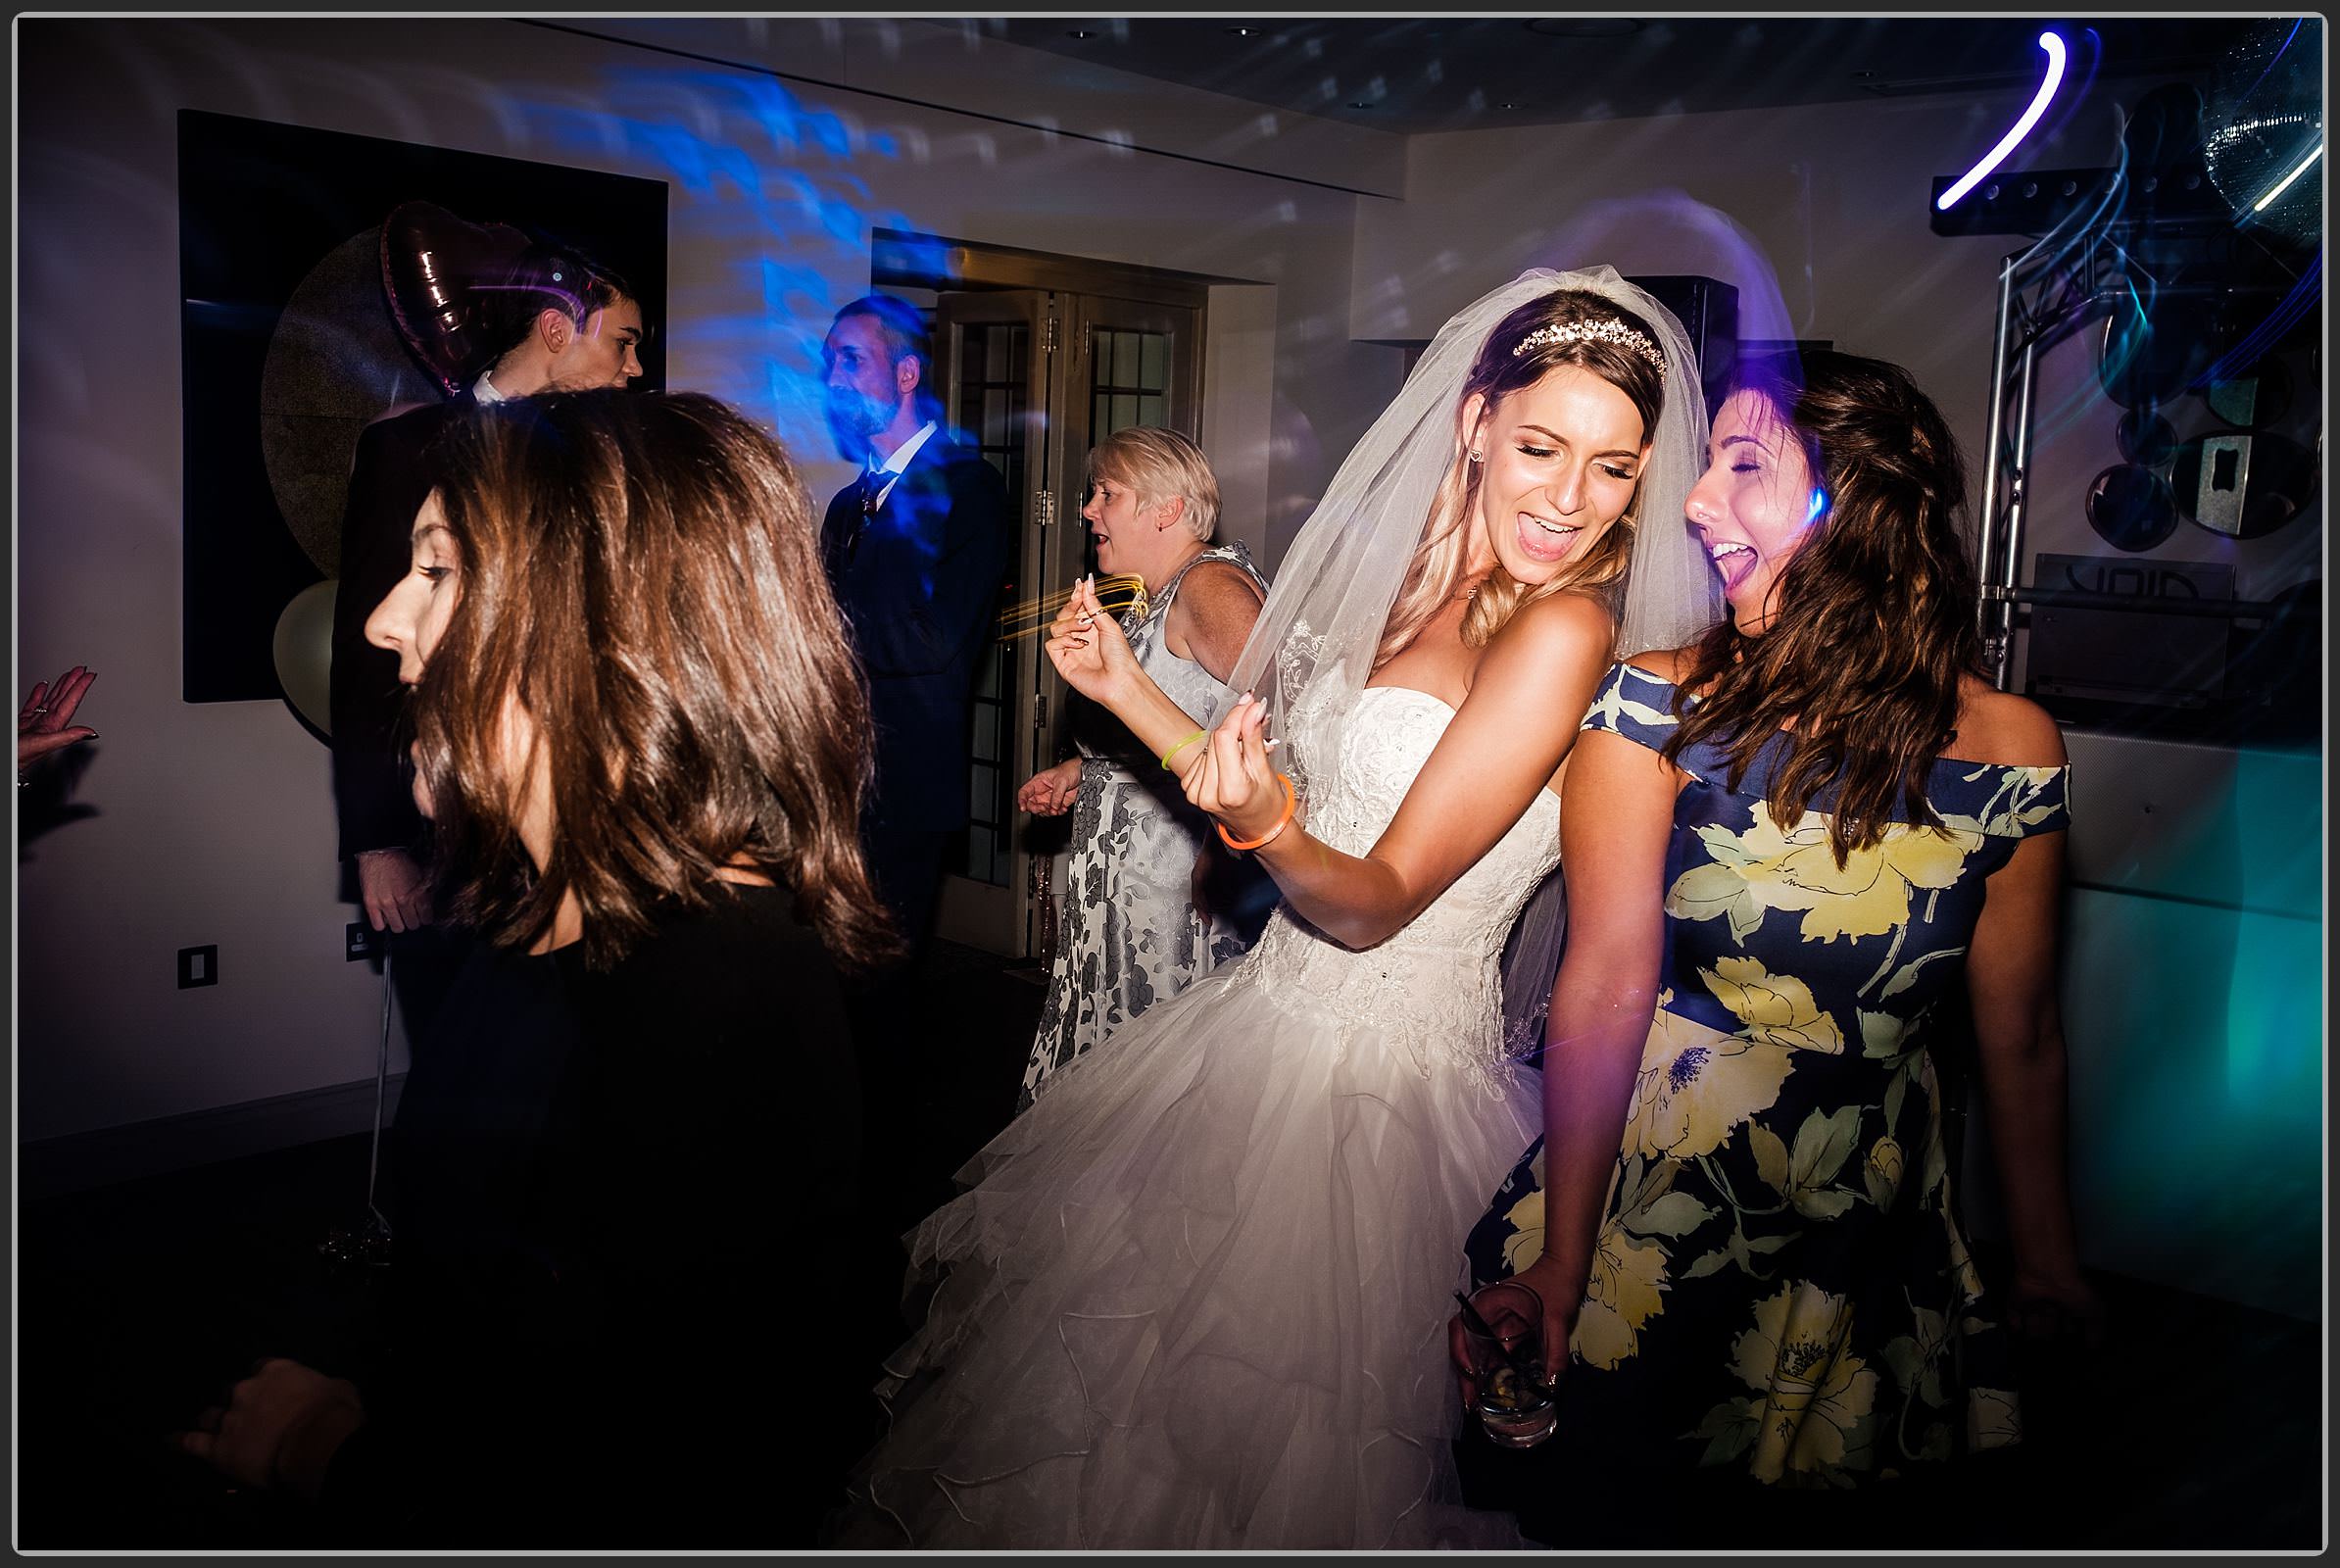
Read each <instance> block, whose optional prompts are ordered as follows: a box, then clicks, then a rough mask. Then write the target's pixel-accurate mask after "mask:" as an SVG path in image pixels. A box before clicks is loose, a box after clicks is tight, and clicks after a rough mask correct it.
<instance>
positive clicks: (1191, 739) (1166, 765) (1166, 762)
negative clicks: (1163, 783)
mask: <svg viewBox="0 0 2340 1568" xmlns="http://www.w3.org/2000/svg"><path fill="white" fill-rule="evenodd" d="M1200 739H1202V731H1200V730H1196V731H1194V734H1192V735H1189V736H1188V737H1187V738H1186V739H1185V740H1183V741H1180V742H1179V743H1178V744H1177V745H1176V746H1173V747H1171V748H1170V749H1169V750H1168V751H1166V752H1164V753H1163V754H1162V771H1163V772H1165V773H1167V772H1170V771H1172V769H1171V766H1170V759H1172V758H1173V757H1176V756H1177V755H1178V754H1179V753H1181V752H1183V751H1185V750H1186V749H1187V748H1188V747H1190V746H1192V745H1194V743H1195V742H1196V741H1198V740H1200Z"/></svg>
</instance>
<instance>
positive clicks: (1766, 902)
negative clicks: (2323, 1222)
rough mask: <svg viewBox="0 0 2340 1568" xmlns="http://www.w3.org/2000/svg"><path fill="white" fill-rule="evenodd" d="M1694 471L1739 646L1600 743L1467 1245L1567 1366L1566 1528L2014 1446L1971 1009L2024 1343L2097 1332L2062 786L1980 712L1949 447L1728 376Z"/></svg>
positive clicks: (1700, 664) (1808, 384)
mask: <svg viewBox="0 0 2340 1568" xmlns="http://www.w3.org/2000/svg"><path fill="white" fill-rule="evenodd" d="M1709 455H1710V466H1709V467H1708V470H1707V472H1706V475H1705V476H1704V478H1702V479H1701V480H1700V482H1699V484H1698V486H1697V488H1696V489H1694V490H1693V491H1692V492H1691V495H1690V499H1689V503H1688V514H1689V522H1690V526H1691V528H1692V530H1693V531H1694V532H1695V533H1696V534H1697V535H1698V536H1699V537H1700V539H1701V540H1702V542H1703V543H1704V544H1705V545H1706V547H1707V550H1708V552H1709V554H1710V556H1711V558H1712V559H1713V561H1714V563H1715V567H1716V570H1717V571H1718V572H1719V573H1720V574H1721V576H1722V578H1723V581H1724V585H1725V593H1726V596H1727V597H1728V598H1729V600H1730V603H1731V619H1729V620H1727V621H1725V622H1724V623H1723V624H1722V625H1721V626H1719V627H1717V628H1716V630H1715V631H1714V632H1712V633H1710V634H1709V635H1708V636H1707V637H1706V638H1705V639H1704V640H1703V641H1701V642H1700V643H1698V644H1696V645H1694V646H1692V647H1689V648H1685V649H1682V650H1680V651H1679V652H1677V653H1673V654H1657V655H1646V656H1643V657H1641V658H1639V659H1637V660H1635V661H1633V662H1631V663H1626V664H1619V665H1617V666H1615V667H1614V668H1613V669H1612V670H1611V672H1610V675H1609V678H1608V680H1607V682H1606V683H1605V685H1604V687H1603V689H1602V691H1601V694H1600V696H1599V697H1598V699H1597V700H1596V701H1595V702H1594V704H1593V705H1592V709H1591V711H1590V713H1589V714H1588V715H1587V716H1586V718H1585V720H1584V728H1585V730H1586V731H1588V732H1589V733H1587V734H1586V735H1585V736H1584V738H1583V739H1582V740H1581V741H1580V742H1579V744H1578V748H1577V754H1576V758H1575V760H1573V761H1572V763H1571V767H1570V774H1569V777H1568V779H1567V781H1566V785H1565V793H1564V796H1563V821H1562V829H1561V843H1562V857H1561V858H1562V864H1563V866H1564V867H1565V868H1566V876H1567V878H1568V896H1569V905H1570V914H1571V931H1570V936H1569V949H1568V954H1567V957H1566V959H1565V961H1564V963H1563V965H1562V969H1561V974H1560V980H1559V983H1558V985H1557V986H1556V987H1555V989H1554V993H1553V1003H1552V1014H1551V1021H1550V1027H1549V1031H1548V1034H1547V1040H1548V1041H1549V1045H1548V1048H1547V1053H1546V1058H1545V1074H1544V1078H1545V1086H1544V1101H1545V1103H1544V1115H1545V1137H1544V1139H1543V1140H1541V1141H1539V1142H1538V1144H1537V1145H1536V1147H1535V1148H1533V1149H1532V1150H1531V1151H1530V1152H1529V1155H1528V1156H1527V1157H1526V1158H1524V1159H1523V1160H1522V1161H1521V1163H1520V1165H1519V1166H1518V1167H1517V1168H1516V1169H1515V1170H1514V1171H1513V1172H1512V1174H1511V1176H1510V1177H1509V1178H1508V1179H1507V1180H1506V1182H1505V1183H1504V1185H1503V1187H1502V1189H1501V1191H1500V1192H1499V1193H1498V1194H1497V1195H1496V1197H1495V1200H1494V1202H1493V1205H1492V1206H1491V1207H1490V1208H1489V1210H1488V1212H1487V1215H1486V1216H1485V1218H1483V1219H1482V1220H1481V1222H1480V1223H1479V1225H1478V1226H1477V1228H1476V1229H1475V1230H1474V1231H1473V1233H1472V1235H1471V1237H1470V1239H1469V1243H1468V1251H1469V1254H1470V1258H1471V1262H1472V1265H1473V1273H1474V1275H1475V1276H1476V1277H1477V1278H1478V1279H1480V1280H1482V1281H1485V1280H1488V1279H1493V1278H1498V1277H1503V1276H1508V1275H1515V1274H1516V1275H1517V1276H1518V1277H1520V1278H1521V1279H1522V1280H1523V1281H1524V1282H1525V1283H1528V1284H1530V1285H1533V1286H1535V1287H1536V1288H1537V1290H1538V1292H1539V1294H1540V1295H1541V1297H1542V1299H1543V1301H1544V1310H1545V1319H1546V1321H1545V1336H1546V1343H1547V1345H1548V1346H1551V1347H1555V1348H1556V1347H1565V1359H1563V1357H1562V1355H1561V1354H1560V1353H1557V1351H1555V1352H1554V1353H1552V1354H1551V1355H1550V1356H1549V1359H1550V1361H1551V1362H1552V1363H1554V1365H1555V1366H1556V1368H1557V1370H1558V1371H1559V1373H1560V1376H1559V1379H1558V1395H1557V1397H1558V1399H1559V1404H1560V1431H1559V1433H1558V1434H1557V1435H1556V1441H1554V1442H1553V1443H1552V1444H1550V1445H1549V1446H1547V1447H1546V1448H1545V1449H1543V1450H1539V1452H1538V1456H1537V1457H1538V1460H1539V1461H1540V1460H1542V1459H1543V1458H1544V1456H1547V1455H1548V1456H1549V1458H1550V1459H1551V1460H1556V1461H1560V1462H1564V1463H1567V1464H1568V1465H1569V1466H1570V1469H1571V1484H1570V1485H1569V1486H1568V1487H1567V1488H1566V1489H1565V1491H1564V1493H1562V1494H1560V1495H1554V1496H1553V1497H1552V1499H1551V1501H1552V1503H1553V1505H1554V1506H1556V1507H1562V1508H1565V1509H1566V1510H1568V1512H1569V1513H1570V1514H1573V1515H1575V1516H1576V1518H1577V1519H1578V1520H1582V1519H1584V1518H1585V1517H1586V1516H1587V1515H1588V1514H1590V1513H1592V1512H1594V1511H1596V1510H1594V1509H1589V1508H1587V1507H1586V1506H1585V1505H1586V1503H1587V1502H1589V1501H1591V1500H1592V1499H1591V1498H1590V1497H1588V1496H1587V1495H1586V1494H1585V1491H1584V1484H1585V1483H1586V1482H1588V1481H1590V1480H1591V1479H1592V1477H1591V1475H1589V1474H1586V1473H1584V1472H1583V1471H1581V1470H1580V1469H1579V1466H1581V1465H1584V1464H1590V1465H1594V1466H1598V1467H1601V1468H1602V1469H1603V1470H1605V1471H1607V1472H1608V1473H1609V1474H1611V1475H1613V1476H1615V1477H1617V1478H1618V1479H1619V1480H1620V1482H1621V1483H1623V1484H1633V1483H1636V1482H1637V1483H1640V1484H1644V1485H1655V1486H1659V1487H1661V1488H1662V1487H1664V1486H1666V1485H1670V1484H1672V1483H1669V1482H1667V1480H1666V1478H1667V1477H1669V1476H1672V1477H1675V1478H1678V1479H1679V1478H1681V1477H1682V1475H1683V1473H1684V1472H1687V1471H1692V1470H1697V1469H1701V1468H1704V1469H1706V1470H1707V1471H1708V1472H1709V1473H1710V1474H1721V1475H1735V1476H1738V1477H1741V1478H1751V1479H1752V1480H1753V1481H1756V1482H1760V1483H1765V1484H1767V1485H1768V1486H1772V1487H1839V1488H1841V1487H1849V1486H1853V1485H1856V1484H1859V1483H1863V1482H1867V1481H1871V1480H1887V1479H1890V1478H1893V1477H1896V1476H1900V1475H1906V1474H1909V1473H1912V1472H1913V1471H1914V1470H1916V1469H1917V1468H1918V1467H1920V1466H1923V1465H1925V1464H1926V1462H1927V1461H1933V1460H1939V1459H1945V1458H1948V1457H1950V1456H1951V1455H1953V1454H1956V1453H1961V1452H1967V1451H1972V1450H1977V1449H1982V1448H1989V1447H1993V1446H2000V1445H2003V1444H2006V1443H2009V1442H2012V1441H2014V1440H2015V1438H2016V1437H2017V1436H2018V1434H2019V1418H2018V1410H2017V1401H2016V1398H2015V1395H2014V1393H2013V1390H2012V1388H2011V1380H2010V1379H2009V1378H2007V1377H2006V1376H2005V1375H2004V1373H2003V1371H2002V1370H2001V1366H2002V1364H2003V1362H2004V1359H2005V1356H2004V1348H2003V1347H2002V1346H2001V1344H2000V1343H1999V1342H2001V1341H2002V1340H2003V1339H2004V1337H2005V1336H2004V1335H2003V1333H2002V1332H2001V1331H2000V1330H1999V1329H1997V1328H1996V1327H1995V1326H1994V1325H1993V1324H1992V1323H1991V1322H1990V1321H1988V1319H1987V1318H1986V1316H1985V1315H1984V1314H1983V1313H1982V1312H1981V1311H1980V1310H1979V1308H1980V1304H1981V1294H1982V1282H1981V1280H1980V1279H1979V1278H1978V1277H1977V1275H1976V1271H1975V1268H1974V1261H1973V1259H1972V1258H1971V1256H1970V1254H1969V1251H1968V1248H1967V1244H1966V1241H1965V1239H1964V1236H1963V1234H1962V1232H1961V1229H1960V1222H1959V1218H1958V1206H1957V1204H1956V1202H1955V1201H1954V1191H1953V1189H1954V1185H1955V1184H1954V1180H1953V1173H1952V1172H1951V1170H1950V1169H1949V1163H1948V1160H1947V1158H1946V1154H1945V1150H1944V1143H1943V1129H1942V1111H1943V1104H1942V1096H1941V1090H1940V1084H1939V1080H1938V1078H1937V1074H1936V1064H1935V1060H1934V1056H1933V1054H1932V1051H1931V1047H1932V1046H1933V1044H1934V1039H1935V1025H1936V1021H1937V1019H1939V1018H1940V1017H1942V1016H1943V1014H1944V1013H1945V1011H1947V1010H1949V1009H1951V1008H1953V1007H1954V1006H1956V1005H1957V1004H1958V1002H1959V1001H1960V997H1959V994H1960V993H1961V992H1962V991H1963V993H1964V998H1965V1001H1966V1002H1968V1003H1969V1004H1971V1006H1972V1011H1973V1019H1974V1034H1975V1040H1976V1045H1977V1049H1978V1057H1977V1065H1978V1067H1979V1076H1980V1081H1981V1086H1982V1090H1983V1096H1984V1100H1985V1102H1986V1106H1987V1111H1988V1114H1989V1117H1990V1120H1991V1123H1992V1134H1993V1137H1992V1144H1993V1147H1994V1149H1995V1150H1996V1151H1997V1154H1998V1160H1999V1171H2000V1176H2001V1178H2002V1186H2003V1187H2004V1188H2005V1190H2006V1192H2005V1206H2006V1210H2007V1218H2008V1224H2009V1229H2010V1241H2011V1242H2012V1244H2013V1249H2014V1253H2015V1260H2016V1275H2015V1279H2014V1281H2013V1282H2012V1285H2013V1289H2012V1292H2011V1298H2012V1302H2013V1305H2014V1307H2015V1308H2016V1310H2018V1311H2020V1312H2025V1313H2029V1312H2034V1311H2039V1310H2046V1311H2049V1312H2058V1311H2060V1312H2062V1313H2065V1314H2067V1315H2069V1316H2071V1317H2072V1318H2075V1319H2077V1320H2079V1321H2082V1322H2092V1321H2093V1319H2094V1316H2095V1306H2094V1302H2093V1299H2092V1298H2091V1297H2090V1295H2089V1291H2088V1287H2087V1286H2086V1284H2085V1283H2084V1282H2083V1280H2082V1279H2081V1276H2080V1271H2079V1267H2078V1260H2077V1250H2076V1247H2075V1244H2074V1241H2073V1233H2072V1218H2071V1206H2070V1201H2069V1199H2068V1195H2067V1187H2066V1177H2065V1158H2064V1114H2065V1096H2064V1050H2063V1039H2062V1035H2061V1031H2060V1027H2059V1024H2058V1022H2057V1017H2056V1007H2055V994H2054V976H2055V922H2056V904H2057V895H2058V890H2059V886H2060V883H2061V877H2062V854H2063V843H2064V831H2063V830H2064V828H2065V827H2066V825H2067V822H2068V817H2067V811H2066V784H2067V773H2068V769H2067V767H2066V764H2065V757H2064V748H2063V743H2062V739H2061V737H2060V735H2059V734H2058V732H2057V730H2056V727H2055V725H2054V723H2053V721H2052V720H2050V719H2049V718H2048V717H2047V715H2046V714H2045V713H2044V712H2042V711H2040V710H2039V709H2037V708H2036V707H2034V706H2033V705H2031V704H2029V703H2027V702H2025V701H2023V699H2021V698H2017V697H2013V696H2009V695H2007V694H2004V693H2001V692H1998V691H1995V690H1993V689H1992V688H1991V687H1990V686H1988V685H1987V684H1986V683H1984V682H1983V681H1981V680H1979V679H1978V678H1976V677H1975V676H1974V673H1973V671H1974V668H1976V667H1977V665H1978V658H1977V654H1978V650H1977V647H1976V641H1975V615H1974V581H1973V576H1972V574H1971V572H1970V571H1969V569H1968V567H1967V565H1966V562H1965V557H1964V547H1963V545H1962V543H1961V540H1960V537H1959V534H1958V532H1957V529H1956V523H1955V515H1956V513H1957V510H1958V508H1959V505H1960V503H1961V500H1962V496H1963V482H1962V479H1961V473H1960V467H1959V462H1958V455H1957V452H1956V449H1955V447H1954V445H1953V443H1952V441H1951V437H1950V433H1949V430H1948V428H1947V426H1946V425H1945V424H1944V423H1943V421H1942V419H1941V417H1940V415H1939V413H1938V412H1936V411H1935V409H1934V407H1933V405H1932V404H1931V403H1930V402H1929V401H1927V400H1926V398H1925V396H1924V395H1923V394H1922V393H1920V392H1919V391H1918V389H1917V388H1916V387H1915V386H1913V385H1912V384H1911V383H1910V381H1909V379H1908V377H1907V376H1906V374H1904V373H1903V372H1902V371H1901V370H1899V369H1898V368H1895V367H1892V366H1888V365H1883V364H1880V363H1879V362H1877V361H1873V360H1862V359H1856V358H1853V357H1851V356H1848V355H1840V354H1832V353H1820V354H1814V355H1811V356H1809V357H1807V359H1806V360H1805V361H1804V363H1803V365H1802V367H1801V378H1800V381H1799V380H1797V379H1794V378H1791V377H1790V376H1789V375H1788V374H1787V373H1785V372H1784V370H1783V368H1782V367H1781V366H1780V365H1779V364H1778V363H1776V362H1775V363H1774V364H1772V365H1769V366H1763V365H1756V366H1750V367H1749V368H1747V369H1746V370H1745V371H1743V372H1742V374H1741V377H1740V380H1739V382H1738V385H1737V390H1735V391H1734V392H1733V394H1732V395H1731V398H1730V399H1729V401H1727V402H1726V403H1725V405H1724V407H1723V410H1722V412H1721V414H1720V415H1719V416H1718V417H1717V418H1716V420H1715V423H1714V428H1713V438H1712V442H1711V444H1710V446H1709ZM1563 1454H1565V1455H1568V1456H1569V1457H1568V1458H1567V1459H1566V1460H1561V1456H1562V1455H1563ZM1531 1511H1532V1510H1531ZM1524 1523H1525V1525H1526V1527H1527V1529H1528V1531H1529V1533H1530V1534H1531V1535H1537V1536H1541V1537H1543V1538H1544V1539H1548V1540H1552V1541H1554V1542H1556V1543H1560V1544H1567V1542H1568V1541H1569V1539H1570V1534H1569V1532H1570V1530H1571V1524H1570V1523H1569V1522H1555V1521H1553V1520H1539V1519H1537V1518H1536V1517H1533V1516H1530V1517H1527V1518H1526V1519H1525V1520H1524ZM1652 1524H1653V1526H1654V1527H1655V1528H1657V1529H1658V1530H1659V1531H1661V1532H1662V1531H1663V1529H1664V1528H1665V1525H1664V1522H1662V1521H1652ZM1643 1539H1645V1540H1647V1539H1651V1538H1649V1537H1646V1536H1645V1537H1644V1538H1643ZM1661 1544H1662V1543H1661Z"/></svg>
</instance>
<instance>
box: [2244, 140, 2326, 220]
mask: <svg viewBox="0 0 2340 1568" xmlns="http://www.w3.org/2000/svg"><path fill="white" fill-rule="evenodd" d="M2322 156H2323V143H2322V142H2317V143H2316V150H2315V151H2314V152H2312V153H2310V154H2309V155H2308V156H2307V157H2305V158H2303V159H2301V160H2300V166H2299V168H2297V169H2295V170H2293V171H2292V172H2290V173H2288V174H2285V175H2284V176H2283V177H2282V178H2281V179H2280V180H2277V181H2276V182H2275V188H2274V189H2273V190H2270V191H2268V192H2267V194H2266V195H2264V196H2262V197H2260V198H2259V199H2258V200H2257V201H2255V202H2253V203H2252V204H2251V211H2252V212H2254V213H2264V212H2266V211H2267V207H2268V205H2269V204H2271V203H2272V202H2273V201H2274V199H2275V198H2276V197H2278V196H2280V195H2282V194H2283V193H2284V192H2285V191H2287V190H2289V189H2290V188H2291V182H2292V181H2293V180H2295V179H2297V178H2299V177H2300V176H2301V175H2302V174H2304V173H2306V172H2308V166H2309V165H2310V164H2313V163H2315V162H2316V160H2317V159H2318V158H2321V157H2322Z"/></svg>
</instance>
